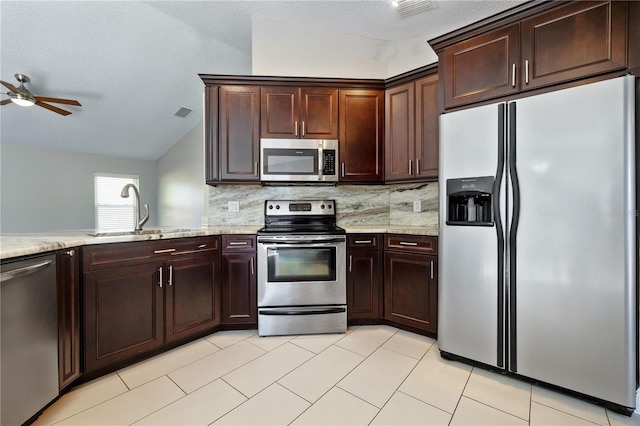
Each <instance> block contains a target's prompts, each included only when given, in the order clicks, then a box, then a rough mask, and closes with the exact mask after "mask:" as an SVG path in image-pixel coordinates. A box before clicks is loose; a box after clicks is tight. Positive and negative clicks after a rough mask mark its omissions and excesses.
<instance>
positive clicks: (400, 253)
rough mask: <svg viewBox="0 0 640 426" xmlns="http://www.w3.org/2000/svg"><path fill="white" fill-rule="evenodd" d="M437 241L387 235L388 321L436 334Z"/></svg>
mask: <svg viewBox="0 0 640 426" xmlns="http://www.w3.org/2000/svg"><path fill="white" fill-rule="evenodd" d="M436 254H437V238H435V237H426V236H417V235H394V234H390V235H386V236H385V252H384V301H385V303H384V317H385V319H387V320H389V321H392V322H395V323H399V324H404V325H408V326H411V327H415V328H418V329H421V330H424V331H427V332H431V333H436V332H437V319H438V275H437V274H438V271H437V257H436Z"/></svg>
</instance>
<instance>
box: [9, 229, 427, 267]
mask: <svg viewBox="0 0 640 426" xmlns="http://www.w3.org/2000/svg"><path fill="white" fill-rule="evenodd" d="M260 228H262V226H261V225H247V226H223V227H209V228H206V229H185V228H149V229H145V230H144V232H145V233H143V234H136V235H130V234H126V235H108V236H95V234H96V231H95V230H72V231H55V232H40V233H24V234H2V235H0V259H10V258H12V257H19V256H27V255H32V254H38V253H45V252H48V251H54V250H60V249H64V248H69V247H80V246H86V245H91V244H108V243H124V242H129V241H148V240H161V239H170V238H185V237H200V236H206V235H222V234H255V233H257V232H258V230H259V229H260ZM343 228H344V229H345V230H346V231H347V233H376V234H384V233H393V234H412V235H430V236H437V235H438V228H437V227H433V226H431V227H429V226H393V225H357V226H343Z"/></svg>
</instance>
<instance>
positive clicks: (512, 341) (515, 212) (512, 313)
mask: <svg viewBox="0 0 640 426" xmlns="http://www.w3.org/2000/svg"><path fill="white" fill-rule="evenodd" d="M508 153H509V160H508V163H509V175H510V176H511V188H512V189H511V192H512V204H513V208H512V219H511V228H510V229H509V354H510V356H509V369H510V370H511V371H513V372H514V373H515V372H517V371H518V363H517V359H516V354H517V351H516V347H517V327H516V318H517V313H516V308H517V305H516V291H517V281H516V253H517V238H516V237H517V232H518V222H519V220H520V184H519V181H518V169H517V168H516V103H515V102H511V103H510V104H509V149H508Z"/></svg>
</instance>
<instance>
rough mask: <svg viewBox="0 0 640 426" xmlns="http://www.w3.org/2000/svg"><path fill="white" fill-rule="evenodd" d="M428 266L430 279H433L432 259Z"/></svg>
mask: <svg viewBox="0 0 640 426" xmlns="http://www.w3.org/2000/svg"><path fill="white" fill-rule="evenodd" d="M429 267H430V268H431V279H433V260H432V261H431V262H429Z"/></svg>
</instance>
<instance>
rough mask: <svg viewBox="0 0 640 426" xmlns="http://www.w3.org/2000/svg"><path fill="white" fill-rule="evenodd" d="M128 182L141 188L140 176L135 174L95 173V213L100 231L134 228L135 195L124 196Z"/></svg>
mask: <svg viewBox="0 0 640 426" xmlns="http://www.w3.org/2000/svg"><path fill="white" fill-rule="evenodd" d="M128 183H132V184H134V185H135V186H136V187H137V188H138V190H140V186H139V185H140V184H139V177H138V176H134V175H112V174H105V173H96V174H94V184H95V214H96V229H97V230H98V231H114V230H133V229H134V228H135V221H136V207H135V196H134V195H133V191H132V190H129V191H130V192H131V195H130V196H129V198H122V197H121V196H120V194H121V193H122V188H124V186H125V185H126V184H128Z"/></svg>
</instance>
